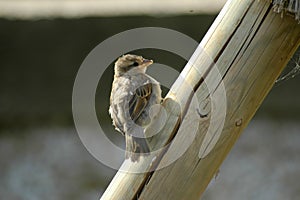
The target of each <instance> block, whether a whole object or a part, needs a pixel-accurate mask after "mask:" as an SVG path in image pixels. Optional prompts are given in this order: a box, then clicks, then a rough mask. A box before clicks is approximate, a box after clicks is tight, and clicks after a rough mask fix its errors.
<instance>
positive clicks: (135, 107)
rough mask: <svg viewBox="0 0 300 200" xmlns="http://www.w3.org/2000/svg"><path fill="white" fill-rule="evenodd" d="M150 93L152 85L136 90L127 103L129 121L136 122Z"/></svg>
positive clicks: (148, 84)
mask: <svg viewBox="0 0 300 200" xmlns="http://www.w3.org/2000/svg"><path fill="white" fill-rule="evenodd" d="M151 93H152V84H151V83H147V84H145V85H143V86H141V87H139V88H137V89H136V91H135V93H134V95H132V97H131V99H130V101H129V114H130V117H131V119H132V120H133V121H134V122H136V120H137V119H138V118H139V116H140V115H141V114H142V112H143V111H144V109H145V107H146V106H147V104H148V101H149V99H150V97H151Z"/></svg>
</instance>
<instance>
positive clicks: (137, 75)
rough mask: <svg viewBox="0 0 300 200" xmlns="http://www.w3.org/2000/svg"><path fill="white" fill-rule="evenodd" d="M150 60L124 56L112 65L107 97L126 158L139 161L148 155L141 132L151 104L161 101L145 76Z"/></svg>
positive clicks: (152, 82) (156, 87)
mask: <svg viewBox="0 0 300 200" xmlns="http://www.w3.org/2000/svg"><path fill="white" fill-rule="evenodd" d="M152 63H153V61H152V60H147V59H144V58H143V57H141V56H136V55H131V54H127V55H124V56H122V57H120V58H119V59H118V60H117V62H116V63H115V75H114V81H113V85H112V91H111V96H110V108H109V113H110V115H111V118H112V120H113V125H114V126H115V128H116V130H118V131H119V132H121V133H122V134H123V135H125V139H126V156H125V157H126V158H129V157H130V159H131V160H132V161H138V160H139V157H140V156H141V153H148V152H149V151H150V150H149V147H148V144H147V141H146V140H145V136H144V130H145V128H146V127H147V125H149V123H150V121H151V119H150V117H149V111H150V108H151V106H152V105H155V104H159V103H160V102H161V89H160V84H159V83H158V82H157V81H156V80H155V79H153V78H152V77H150V76H149V75H147V74H146V69H147V67H148V66H149V65H151V64H152Z"/></svg>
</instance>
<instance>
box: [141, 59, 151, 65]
mask: <svg viewBox="0 0 300 200" xmlns="http://www.w3.org/2000/svg"><path fill="white" fill-rule="evenodd" d="M152 63H153V60H148V59H143V66H145V67H148V66H149V65H151V64H152Z"/></svg>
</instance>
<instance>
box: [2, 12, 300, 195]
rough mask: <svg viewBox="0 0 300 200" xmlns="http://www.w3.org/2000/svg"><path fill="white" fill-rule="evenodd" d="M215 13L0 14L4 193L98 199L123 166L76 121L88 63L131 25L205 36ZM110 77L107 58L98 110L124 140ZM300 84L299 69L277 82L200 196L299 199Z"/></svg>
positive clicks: (150, 53) (177, 63)
mask: <svg viewBox="0 0 300 200" xmlns="http://www.w3.org/2000/svg"><path fill="white" fill-rule="evenodd" d="M214 18H215V16H214V15H192V16H191V15H190V16H184V15H183V16H176V17H175V16H172V17H171V16H170V17H147V16H132V17H102V18H101V17H98V18H91V17H90V18H81V19H60V18H55V19H52V20H45V19H44V20H8V19H0V166H1V170H0V185H1V187H0V199H10V200H18V199H25V200H27V199H28V200H29V199H30V200H35V199H46V200H47V199H74V200H76V199H78V200H79V199H98V198H99V197H100V196H101V193H102V192H103V191H104V190H105V188H106V187H107V185H108V184H109V182H110V180H111V178H112V177H113V175H114V173H116V171H114V170H112V169H109V168H108V167H106V166H103V165H102V164H101V163H99V162H98V161H96V160H95V159H94V158H93V157H92V156H91V155H90V154H89V153H88V152H87V150H86V149H85V148H84V146H83V145H82V144H81V142H80V140H79V137H78V135H77V133H76V130H75V128H74V124H73V120H72V110H71V95H72V87H73V82H74V79H75V76H76V73H77V70H78V69H79V67H80V65H81V62H82V61H83V60H84V58H85V57H86V56H87V54H88V53H89V52H90V51H91V50H92V49H93V48H94V47H95V46H96V45H98V44H99V43H100V42H102V41H103V40H105V39H106V38H108V37H110V36H112V35H113V34H117V33H119V32H121V31H125V30H128V29H131V28H137V27H144V26H158V27H165V28H170V29H174V30H177V31H180V32H182V33H184V34H187V35H189V36H190V37H192V38H193V39H195V40H197V41H200V40H201V38H202V37H203V35H204V34H205V32H206V31H207V29H208V28H209V26H210V25H211V23H212V22H213V20H214ZM134 53H137V54H141V55H144V56H145V57H148V58H151V59H154V60H155V61H156V62H159V63H163V64H166V65H169V66H171V67H173V68H175V69H177V70H181V69H182V67H183V66H184V64H185V61H184V60H183V59H181V58H178V56H176V55H174V54H172V53H169V52H165V51H159V50H151V49H146V50H139V51H136V52H134ZM298 57H299V56H298ZM294 65H295V63H293V62H292V63H291V64H290V66H289V67H288V69H291V68H293V66H294ZM112 76H113V70H112V66H110V67H109V68H108V69H107V70H106V72H105V76H103V77H102V78H101V80H100V82H99V85H98V90H97V94H96V109H97V115H98V118H99V123H100V124H101V126H102V127H104V130H105V132H106V133H107V136H108V137H109V138H111V139H112V140H113V141H114V142H115V143H116V144H118V145H120V146H124V143H123V138H122V137H121V136H119V134H117V133H116V132H115V131H114V130H113V128H112V126H111V122H110V119H109V117H108V113H107V110H108V101H109V91H110V87H111V78H112ZM299 84H300V78H299V76H297V77H295V78H294V79H291V80H289V81H286V82H283V83H281V84H278V85H277V86H275V87H274V88H273V89H272V91H271V93H270V94H269V95H268V96H267V98H266V100H265V101H264V103H263V104H262V106H261V108H260V109H259V111H258V113H257V114H256V115H255V117H254V120H253V121H252V122H251V123H250V125H249V127H248V128H247V129H246V131H245V132H244V133H243V135H242V136H241V138H240V139H239V141H238V142H237V144H236V146H235V147H234V148H233V150H232V152H231V153H230V155H229V156H228V158H227V159H226V160H225V162H224V164H223V165H222V167H221V169H220V173H219V175H218V176H217V177H216V179H215V180H213V181H212V183H211V184H210V186H209V188H208V190H207V191H206V193H205V195H204V196H203V199H206V200H209V199H234V200H235V199H236V200H239V199H261V200H265V199H272V200H274V199H275V200H276V199H283V198H285V199H299V198H300V185H299V184H298V181H299V179H300V167H299V166H300V158H299V156H298V154H299V152H300V151H299V150H300V134H299V132H300V131H299V130H300V124H299V122H300V117H299V113H300V104H299V100H300V94H299V89H298V88H299ZM166 91H167V90H166V89H165V90H164V94H165V93H166ZM108 153H109V152H108ZM120 156H123V155H120ZM195 187H197V186H195ZM187 199H188V198H187Z"/></svg>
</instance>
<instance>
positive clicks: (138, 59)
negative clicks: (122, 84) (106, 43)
mask: <svg viewBox="0 0 300 200" xmlns="http://www.w3.org/2000/svg"><path fill="white" fill-rule="evenodd" d="M152 63H153V60H148V59H145V58H143V57H142V56H137V55H132V54H126V55H123V56H121V57H120V58H119V59H118V60H117V61H116V62H115V75H116V76H122V75H124V74H125V73H127V72H129V71H130V72H132V73H145V72H146V69H147V67H148V66H149V65H151V64H152Z"/></svg>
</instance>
